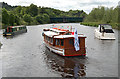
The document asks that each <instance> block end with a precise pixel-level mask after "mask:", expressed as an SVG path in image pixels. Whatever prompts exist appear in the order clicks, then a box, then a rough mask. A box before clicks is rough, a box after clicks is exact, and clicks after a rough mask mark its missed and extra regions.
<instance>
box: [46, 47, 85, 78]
mask: <svg viewBox="0 0 120 79" xmlns="http://www.w3.org/2000/svg"><path fill="white" fill-rule="evenodd" d="M44 59H45V61H46V63H47V65H48V67H49V68H50V69H52V70H53V71H57V72H60V75H61V76H62V77H65V78H69V77H81V76H85V75H86V72H85V69H86V67H85V62H83V61H86V57H62V56H59V55H57V54H55V53H53V52H50V51H49V49H48V48H47V47H45V58H44ZM81 61H82V62H81Z"/></svg>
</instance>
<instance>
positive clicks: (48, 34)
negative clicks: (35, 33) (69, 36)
mask: <svg viewBox="0 0 120 79" xmlns="http://www.w3.org/2000/svg"><path fill="white" fill-rule="evenodd" d="M44 34H45V35H47V36H49V37H52V36H54V35H59V34H58V33H56V32H52V31H45V32H44Z"/></svg>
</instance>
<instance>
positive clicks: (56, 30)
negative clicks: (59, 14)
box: [50, 28, 66, 32]
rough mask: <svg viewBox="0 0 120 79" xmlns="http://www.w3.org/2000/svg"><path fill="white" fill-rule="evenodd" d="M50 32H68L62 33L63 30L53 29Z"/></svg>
mask: <svg viewBox="0 0 120 79" xmlns="http://www.w3.org/2000/svg"><path fill="white" fill-rule="evenodd" d="M50 30H51V31H55V32H66V31H62V30H58V29H53V28H51V29H50Z"/></svg>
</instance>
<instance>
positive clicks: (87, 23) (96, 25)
mask: <svg viewBox="0 0 120 79" xmlns="http://www.w3.org/2000/svg"><path fill="white" fill-rule="evenodd" d="M80 24H81V25H86V26H93V27H98V25H99V24H107V23H104V22H81V23H80ZM108 24H110V25H111V26H112V28H113V29H118V30H120V24H119V23H108Z"/></svg>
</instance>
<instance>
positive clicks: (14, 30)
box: [3, 25, 27, 36]
mask: <svg viewBox="0 0 120 79" xmlns="http://www.w3.org/2000/svg"><path fill="white" fill-rule="evenodd" d="M25 32H27V28H26V26H24V25H21V26H8V27H7V28H6V29H5V30H4V32H3V35H4V36H12V35H17V34H20V33H25Z"/></svg>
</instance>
